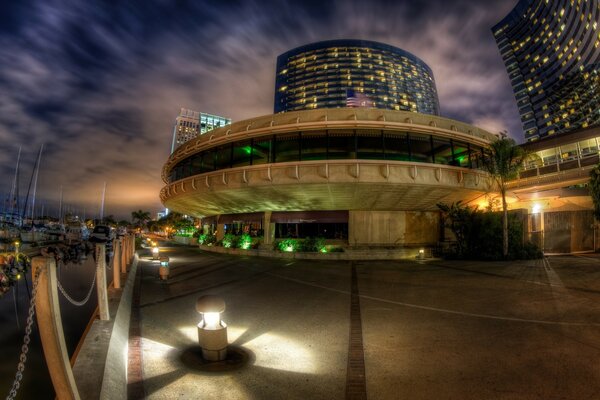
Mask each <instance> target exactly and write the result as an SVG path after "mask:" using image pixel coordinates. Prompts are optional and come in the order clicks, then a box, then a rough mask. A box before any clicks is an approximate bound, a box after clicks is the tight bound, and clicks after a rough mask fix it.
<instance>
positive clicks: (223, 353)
mask: <svg viewBox="0 0 600 400" xmlns="http://www.w3.org/2000/svg"><path fill="white" fill-rule="evenodd" d="M196 311H198V312H199V313H200V314H201V315H202V321H200V323H199V324H198V343H200V347H202V357H204V359H205V360H208V361H223V360H224V359H225V358H227V324H225V322H223V321H221V313H222V312H223V311H225V301H224V300H223V299H222V298H220V297H219V296H212V295H208V296H202V297H200V298H199V299H198V300H197V301H196Z"/></svg>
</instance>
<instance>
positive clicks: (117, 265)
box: [113, 239, 121, 289]
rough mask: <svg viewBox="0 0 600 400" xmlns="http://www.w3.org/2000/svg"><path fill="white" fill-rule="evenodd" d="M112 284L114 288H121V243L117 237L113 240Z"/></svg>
mask: <svg viewBox="0 0 600 400" xmlns="http://www.w3.org/2000/svg"><path fill="white" fill-rule="evenodd" d="M113 285H114V287H115V289H120V288H121V243H120V242H119V240H118V239H115V240H114V241H113Z"/></svg>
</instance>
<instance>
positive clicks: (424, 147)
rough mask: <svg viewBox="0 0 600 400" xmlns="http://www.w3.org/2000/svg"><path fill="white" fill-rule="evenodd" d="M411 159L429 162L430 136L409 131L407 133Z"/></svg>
mask: <svg viewBox="0 0 600 400" xmlns="http://www.w3.org/2000/svg"><path fill="white" fill-rule="evenodd" d="M409 143H410V156H411V157H410V158H411V161H417V162H426V163H430V162H432V160H431V136H430V135H421V134H418V133H411V134H410V135H409Z"/></svg>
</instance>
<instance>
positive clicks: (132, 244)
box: [130, 234, 135, 259]
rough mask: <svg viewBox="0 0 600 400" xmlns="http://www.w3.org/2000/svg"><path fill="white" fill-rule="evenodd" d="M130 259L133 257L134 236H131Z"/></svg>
mask: <svg viewBox="0 0 600 400" xmlns="http://www.w3.org/2000/svg"><path fill="white" fill-rule="evenodd" d="M130 238H131V258H132V259H133V257H135V235H133V234H132V235H131V236H130Z"/></svg>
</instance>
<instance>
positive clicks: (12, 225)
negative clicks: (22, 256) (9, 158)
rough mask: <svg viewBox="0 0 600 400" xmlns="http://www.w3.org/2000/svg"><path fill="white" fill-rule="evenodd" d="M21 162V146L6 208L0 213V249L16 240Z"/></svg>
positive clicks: (17, 235) (18, 224)
mask: <svg viewBox="0 0 600 400" xmlns="http://www.w3.org/2000/svg"><path fill="white" fill-rule="evenodd" d="M20 162H21V147H19V152H18V154H17V165H16V167H15V176H14V178H13V184H12V188H11V190H10V195H9V196H8V199H7V200H8V201H7V203H8V204H7V205H6V209H5V210H4V212H3V213H1V214H0V249H3V250H8V247H9V246H11V245H12V244H13V243H14V242H16V241H18V240H19V238H20V236H19V228H20V226H21V222H22V220H21V218H20V215H19V164H20Z"/></svg>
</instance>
